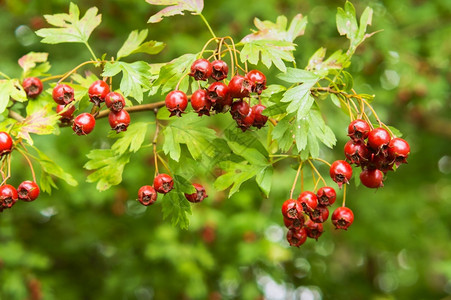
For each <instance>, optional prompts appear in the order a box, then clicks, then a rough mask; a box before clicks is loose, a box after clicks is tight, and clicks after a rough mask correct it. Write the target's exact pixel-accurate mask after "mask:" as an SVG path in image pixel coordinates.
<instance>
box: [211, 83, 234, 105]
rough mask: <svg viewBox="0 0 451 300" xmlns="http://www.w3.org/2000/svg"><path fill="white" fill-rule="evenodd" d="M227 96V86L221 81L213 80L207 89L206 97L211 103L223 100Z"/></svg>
mask: <svg viewBox="0 0 451 300" xmlns="http://www.w3.org/2000/svg"><path fill="white" fill-rule="evenodd" d="M228 96H229V87H228V86H227V85H225V84H224V83H222V82H213V83H212V84H210V86H209V87H208V89H207V98H208V100H210V101H211V102H212V103H216V102H224V100H225V99H226V98H227V97H228Z"/></svg>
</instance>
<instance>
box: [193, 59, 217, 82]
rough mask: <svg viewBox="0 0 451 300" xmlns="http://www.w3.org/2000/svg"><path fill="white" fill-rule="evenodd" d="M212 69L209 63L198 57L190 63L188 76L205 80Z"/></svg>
mask: <svg viewBox="0 0 451 300" xmlns="http://www.w3.org/2000/svg"><path fill="white" fill-rule="evenodd" d="M212 71H213V69H212V66H211V63H210V62H209V61H208V60H206V59H204V58H200V59H198V60H196V61H194V62H193V64H192V65H191V72H190V73H189V76H192V77H194V79H195V80H202V81H205V80H207V79H208V78H210V76H211V73H212Z"/></svg>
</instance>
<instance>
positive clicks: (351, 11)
mask: <svg viewBox="0 0 451 300" xmlns="http://www.w3.org/2000/svg"><path fill="white" fill-rule="evenodd" d="M337 29H338V32H339V33H340V35H346V37H347V38H348V39H350V40H355V38H356V36H357V30H358V25H357V19H356V16H355V8H354V5H352V3H351V2H349V1H346V3H345V7H344V9H343V8H341V7H338V8H337Z"/></svg>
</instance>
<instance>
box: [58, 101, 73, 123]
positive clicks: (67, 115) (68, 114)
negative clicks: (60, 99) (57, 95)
mask: <svg viewBox="0 0 451 300" xmlns="http://www.w3.org/2000/svg"><path fill="white" fill-rule="evenodd" d="M66 107H67V110H66V111H64V112H63V110H64V109H65V108H66ZM74 112H75V106H74V105H72V104H68V105H63V104H58V105H57V106H56V113H57V114H59V115H60V116H61V117H60V121H61V122H62V123H70V122H71V121H72V119H73V118H74Z"/></svg>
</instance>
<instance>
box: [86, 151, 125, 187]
mask: <svg viewBox="0 0 451 300" xmlns="http://www.w3.org/2000/svg"><path fill="white" fill-rule="evenodd" d="M87 157H88V158H89V159H90V160H89V161H88V162H87V163H86V164H85V165H84V168H85V169H87V170H96V171H94V172H93V173H91V174H90V175H89V176H88V178H87V179H86V181H87V182H97V185H96V188H97V190H99V191H105V190H107V189H109V188H110V187H111V186H113V185H117V184H119V183H121V182H122V172H123V171H124V167H125V165H126V164H127V163H128V162H129V160H130V153H124V154H121V155H117V154H116V153H115V152H114V151H113V150H111V149H94V150H91V152H89V153H88V155H87Z"/></svg>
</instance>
